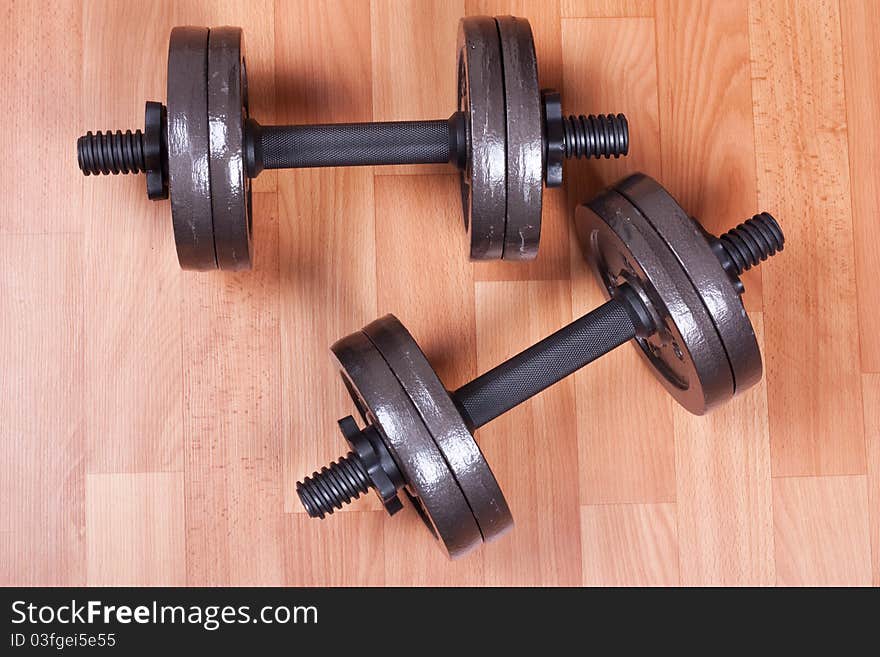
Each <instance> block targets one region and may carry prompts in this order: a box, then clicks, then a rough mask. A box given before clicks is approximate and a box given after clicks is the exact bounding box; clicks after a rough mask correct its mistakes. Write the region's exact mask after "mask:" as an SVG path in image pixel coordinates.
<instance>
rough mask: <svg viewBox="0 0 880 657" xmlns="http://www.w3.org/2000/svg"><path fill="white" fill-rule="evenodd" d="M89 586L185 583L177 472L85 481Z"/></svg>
mask: <svg viewBox="0 0 880 657" xmlns="http://www.w3.org/2000/svg"><path fill="white" fill-rule="evenodd" d="M85 487H86V538H87V544H88V556H87V563H88V579H87V584H88V585H89V586H110V585H113V586H183V585H185V584H186V570H187V569H186V551H185V550H186V548H185V543H186V532H185V529H184V511H183V505H184V497H183V494H184V492H183V490H184V478H183V474H182V473H180V472H139V473H124V474H92V475H88V476H87V477H86V486H85Z"/></svg>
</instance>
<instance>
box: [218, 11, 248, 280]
mask: <svg viewBox="0 0 880 657" xmlns="http://www.w3.org/2000/svg"><path fill="white" fill-rule="evenodd" d="M247 115H248V108H247V72H246V71H245V65H244V44H243V39H242V32H241V28H238V27H215V28H211V31H210V33H209V34H208V126H209V135H210V142H211V143H210V151H211V160H210V171H211V208H212V212H213V217H214V222H213V223H214V246H215V248H216V251H217V266H218V267H220V269H229V270H239V269H250V268H251V257H252V253H253V242H252V234H253V233H252V224H251V181H250V178H248V176H247V175H246V172H245V166H244V158H243V153H244V121H245V119H247Z"/></svg>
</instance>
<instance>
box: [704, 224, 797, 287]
mask: <svg viewBox="0 0 880 657" xmlns="http://www.w3.org/2000/svg"><path fill="white" fill-rule="evenodd" d="M718 241H719V242H720V243H721V247H722V248H723V249H724V252H725V253H726V254H727V256H728V258H730V262H731V263H732V264H733V265H734V267H735V268H736V273H737V275H740V274H742V273H743V272H744V271H748V270H749V269H751V268H752V267H754V266H755V265H757V264H759V263H761V262H763V261H764V260H766V259H767V258H769V257H770V256H772V255H774V254H775V253H776V252H777V251H782V248H783V245H784V244H785V236H784V235H783V233H782V229H781V228H780V227H779V224H778V223H777V222H776V219H774V218H773V216H772V215H771V214H769V213H768V212H762V213H761V214H756V215H755V216H754V217H752V218H751V219H748V220H747V221H745V222H743V223H741V224H740V225H739V226H737V227H736V228H733V229H731V230H729V231H727V232H726V233H724V234H723V235H721V236H720V237H719V238H718Z"/></svg>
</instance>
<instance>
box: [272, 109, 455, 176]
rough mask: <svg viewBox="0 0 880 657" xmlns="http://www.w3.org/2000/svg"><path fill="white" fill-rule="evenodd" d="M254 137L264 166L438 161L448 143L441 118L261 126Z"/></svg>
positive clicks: (448, 155) (446, 126)
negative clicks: (257, 141) (257, 140)
mask: <svg viewBox="0 0 880 657" xmlns="http://www.w3.org/2000/svg"><path fill="white" fill-rule="evenodd" d="M260 139H261V147H262V157H263V166H264V168H266V169H288V168H303V167H349V166H371V165H374V166H381V165H387V164H438V163H445V162H449V161H450V160H451V148H452V145H453V143H451V142H450V126H449V121H447V120H446V119H442V120H437V121H395V122H388V123H337V124H324V125H292V126H263V127H262V134H261V138H260Z"/></svg>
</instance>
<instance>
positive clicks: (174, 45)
mask: <svg viewBox="0 0 880 657" xmlns="http://www.w3.org/2000/svg"><path fill="white" fill-rule="evenodd" d="M209 143H210V139H209V136H208V28H206V27H175V28H174V29H173V30H171V40H170V43H169V46H168V188H169V193H170V195H171V221H172V223H173V224H174V242H175V243H176V245H177V259H178V260H179V261H180V266H181V267H182V268H184V269H214V268H216V267H217V257H216V254H215V250H214V224H213V218H212V213H211V172H210V167H209V159H210V158H209V148H210V147H209Z"/></svg>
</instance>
